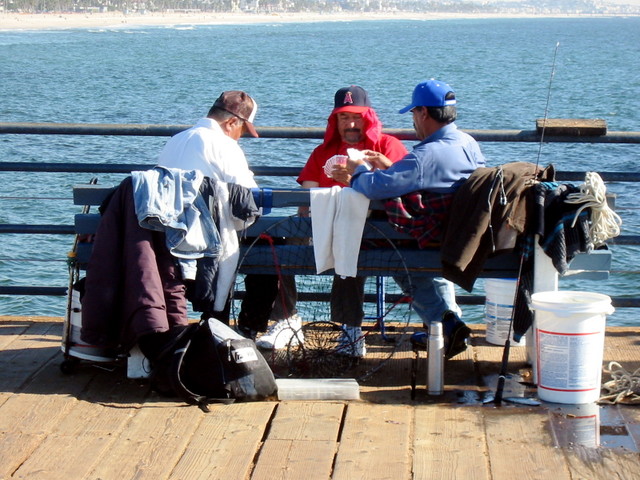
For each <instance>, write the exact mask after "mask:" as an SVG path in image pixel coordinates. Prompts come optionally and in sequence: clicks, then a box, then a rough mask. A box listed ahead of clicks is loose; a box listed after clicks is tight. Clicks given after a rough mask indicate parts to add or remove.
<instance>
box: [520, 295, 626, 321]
mask: <svg viewBox="0 0 640 480" xmlns="http://www.w3.org/2000/svg"><path fill="white" fill-rule="evenodd" d="M531 308H532V309H533V310H544V311H550V312H556V313H557V314H559V315H563V314H564V315H572V314H574V313H605V314H607V315H611V314H612V313H613V312H614V311H615V309H614V308H613V307H612V306H611V297H609V296H608V295H604V294H602V293H593V292H576V291H571V290H565V291H549V292H538V293H534V294H533V295H531Z"/></svg>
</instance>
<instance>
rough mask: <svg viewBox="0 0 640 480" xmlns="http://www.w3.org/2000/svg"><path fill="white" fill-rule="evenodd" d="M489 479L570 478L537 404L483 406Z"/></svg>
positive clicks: (545, 418) (542, 412) (562, 456)
mask: <svg viewBox="0 0 640 480" xmlns="http://www.w3.org/2000/svg"><path fill="white" fill-rule="evenodd" d="M483 413H484V421H485V429H486V437H487V444H488V452H489V457H490V459H491V462H490V466H491V478H492V480H501V479H504V480H512V479H513V478H518V479H519V480H538V479H540V478H547V477H548V476H549V475H551V473H550V472H552V475H553V478H554V480H563V479H567V480H571V479H572V478H574V477H572V476H571V474H570V473H569V469H568V467H567V464H566V461H565V458H564V455H563V453H562V451H561V450H560V449H558V448H556V447H555V445H554V444H553V442H552V439H551V435H550V433H549V431H548V428H549V427H548V418H547V416H546V415H544V410H543V409H542V408H541V407H533V408H523V407H518V408H509V407H506V406H505V407H501V408H495V409H485V410H484V411H483Z"/></svg>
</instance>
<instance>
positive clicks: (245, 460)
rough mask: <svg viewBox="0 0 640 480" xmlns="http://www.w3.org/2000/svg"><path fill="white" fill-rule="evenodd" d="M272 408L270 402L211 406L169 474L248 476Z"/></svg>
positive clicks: (238, 479) (195, 478) (199, 479)
mask: <svg viewBox="0 0 640 480" xmlns="http://www.w3.org/2000/svg"><path fill="white" fill-rule="evenodd" d="M275 408H276V404H275V403H273V402H254V403H238V404H233V405H217V406H211V412H209V413H208V414H207V415H205V416H204V418H203V419H202V421H201V422H200V425H199V426H198V428H197V429H196V430H195V431H194V433H193V436H192V438H191V440H190V441H189V444H188V445H187V447H186V449H185V451H184V453H183V454H182V456H181V457H180V459H179V461H178V463H177V465H176V466H175V468H174V469H173V471H172V472H171V475H170V476H169V477H168V478H170V479H172V480H178V479H189V480H205V479H211V480H215V479H225V480H234V479H235V480H244V479H246V478H248V477H249V475H250V473H251V469H252V468H253V460H254V457H255V455H256V452H257V451H258V450H259V448H260V446H261V442H262V437H263V436H264V434H265V430H266V429H267V428H268V425H269V419H270V418H271V415H272V414H273V410H274V409H275Z"/></svg>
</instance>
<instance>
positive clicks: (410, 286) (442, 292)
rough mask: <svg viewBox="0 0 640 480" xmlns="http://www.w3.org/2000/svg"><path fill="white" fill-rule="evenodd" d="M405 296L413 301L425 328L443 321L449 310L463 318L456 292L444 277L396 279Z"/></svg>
mask: <svg viewBox="0 0 640 480" xmlns="http://www.w3.org/2000/svg"><path fill="white" fill-rule="evenodd" d="M394 280H395V281H396V283H397V284H398V285H399V286H400V288H402V291H403V292H404V293H405V295H410V296H411V297H412V299H413V302H412V304H411V307H412V308H413V309H414V311H415V312H416V313H417V314H418V315H419V316H420V318H421V319H422V323H423V325H424V326H425V327H428V326H429V323H431V322H440V321H442V314H443V313H444V312H446V311H447V310H451V311H452V312H455V313H456V314H457V315H458V317H461V316H462V310H460V307H459V306H458V304H457V303H456V290H455V287H454V285H453V283H451V282H450V281H449V280H445V279H444V278H442V277H434V278H429V277H412V278H411V280H410V281H409V279H408V278H407V277H394Z"/></svg>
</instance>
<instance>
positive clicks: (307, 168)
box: [297, 145, 326, 185]
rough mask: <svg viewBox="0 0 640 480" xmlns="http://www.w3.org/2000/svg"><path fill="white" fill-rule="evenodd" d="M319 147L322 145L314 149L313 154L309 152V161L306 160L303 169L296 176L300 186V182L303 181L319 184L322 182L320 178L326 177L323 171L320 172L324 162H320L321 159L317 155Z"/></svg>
mask: <svg viewBox="0 0 640 480" xmlns="http://www.w3.org/2000/svg"><path fill="white" fill-rule="evenodd" d="M321 146H322V145H320V146H318V147H316V148H315V149H314V150H313V152H311V155H310V156H309V160H307V163H306V164H305V165H304V167H302V170H301V171H300V175H298V178H297V181H298V183H299V184H301V185H302V182H305V181H312V182H318V183H320V182H321V181H322V177H323V176H324V177H326V175H325V174H324V171H323V170H322V167H323V166H324V161H322V158H321V157H320V155H319V153H320V152H319V151H318V150H320V147H321Z"/></svg>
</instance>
